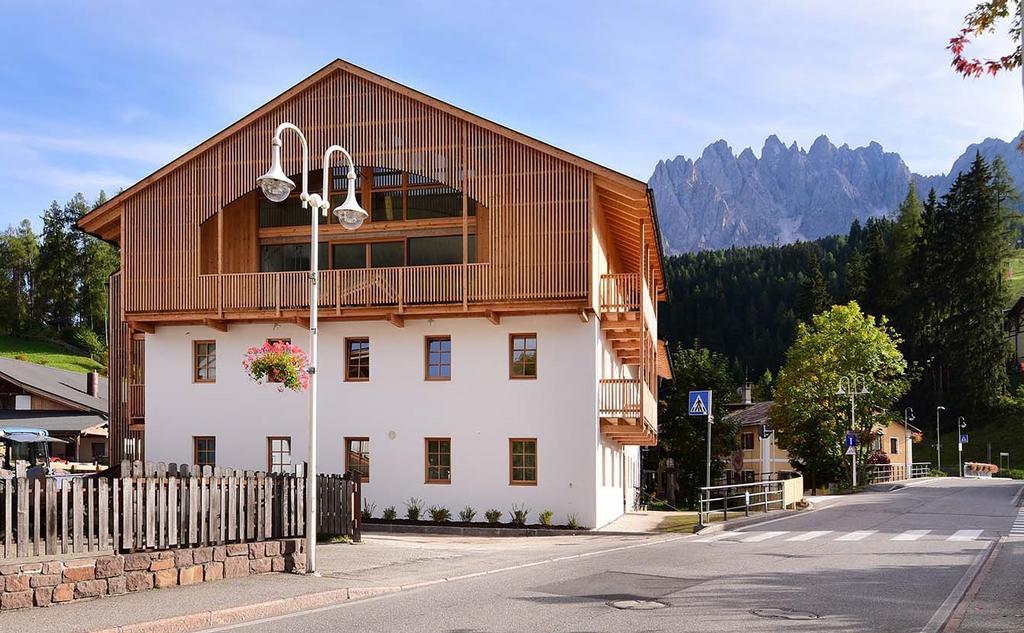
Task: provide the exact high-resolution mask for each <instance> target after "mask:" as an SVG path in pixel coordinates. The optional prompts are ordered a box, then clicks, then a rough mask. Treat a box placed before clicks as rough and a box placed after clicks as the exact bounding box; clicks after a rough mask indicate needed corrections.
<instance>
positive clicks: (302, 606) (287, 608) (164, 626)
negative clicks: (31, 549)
mask: <svg viewBox="0 0 1024 633" xmlns="http://www.w3.org/2000/svg"><path fill="white" fill-rule="evenodd" d="M402 589H403V587H350V588H347V589H330V590H327V591H318V592H315V593H307V594H301V595H298V596H291V597H288V598H278V599H277V600H268V601H266V602H257V603H255V604H246V605H241V606H237V607H228V608H226V609H213V610H209V611H201V612H199V613H189V614H185V615H177V616H173V617H170V618H163V619H160V620H151V621H149V622H135V623H132V624H124V625H121V626H115V627H108V628H103V629H93V630H92V631H90V632H89V633H186V632H188V631H201V630H204V629H210V628H216V627H221V626H230V625H233V624H241V623H243V622H252V621H255V620H262V619H264V618H272V617H275V616H281V615H288V614H290V613H296V612H299V611H306V610H309V609H317V608H320V607H326V606H330V605H334V604H341V603H343V602H349V601H353V600H363V599H366V598H373V597H376V596H381V595H384V594H389V593H397V592H399V591H401V590H402Z"/></svg>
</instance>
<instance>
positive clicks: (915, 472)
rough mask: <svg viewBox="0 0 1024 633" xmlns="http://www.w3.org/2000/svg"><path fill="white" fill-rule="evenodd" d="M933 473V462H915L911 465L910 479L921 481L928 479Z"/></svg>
mask: <svg viewBox="0 0 1024 633" xmlns="http://www.w3.org/2000/svg"><path fill="white" fill-rule="evenodd" d="M931 472H932V463H931V462H914V463H913V464H911V465H910V478H911V479H920V478H921V477H927V476H928V475H929V474H930V473H931Z"/></svg>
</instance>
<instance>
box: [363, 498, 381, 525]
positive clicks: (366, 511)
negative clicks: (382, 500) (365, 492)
mask: <svg viewBox="0 0 1024 633" xmlns="http://www.w3.org/2000/svg"><path fill="white" fill-rule="evenodd" d="M376 511H377V504H376V503H370V502H369V501H367V500H366V499H363V511H362V512H361V513H360V514H362V517H363V520H364V521H365V520H366V519H372V518H373V513H374V512H376Z"/></svg>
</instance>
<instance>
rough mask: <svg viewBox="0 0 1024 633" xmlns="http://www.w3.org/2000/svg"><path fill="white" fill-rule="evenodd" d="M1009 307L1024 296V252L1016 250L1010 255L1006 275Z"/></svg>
mask: <svg viewBox="0 0 1024 633" xmlns="http://www.w3.org/2000/svg"><path fill="white" fill-rule="evenodd" d="M1006 281H1007V299H1006V300H1007V302H1008V304H1007V306H1006V307H1010V306H1012V305H1013V304H1014V303H1016V302H1017V299H1020V297H1021V295H1024V250H1016V251H1013V253H1012V254H1011V255H1010V262H1009V266H1008V269H1007V273H1006Z"/></svg>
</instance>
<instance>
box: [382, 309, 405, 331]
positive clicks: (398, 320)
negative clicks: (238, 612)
mask: <svg viewBox="0 0 1024 633" xmlns="http://www.w3.org/2000/svg"><path fill="white" fill-rule="evenodd" d="M385 318H386V319H387V320H388V323H390V324H391V325H393V326H395V327H399V328H401V327H405V318H404V317H402V316H401V315H399V314H395V313H393V312H392V313H390V314H388V315H387V316H386V317H385Z"/></svg>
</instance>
